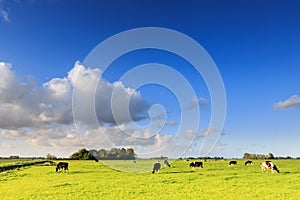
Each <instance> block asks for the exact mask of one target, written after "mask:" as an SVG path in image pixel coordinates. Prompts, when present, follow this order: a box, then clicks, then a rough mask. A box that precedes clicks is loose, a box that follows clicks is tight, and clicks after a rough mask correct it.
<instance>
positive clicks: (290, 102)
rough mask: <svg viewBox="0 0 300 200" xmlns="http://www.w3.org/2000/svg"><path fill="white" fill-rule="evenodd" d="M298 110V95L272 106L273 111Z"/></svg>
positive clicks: (299, 104)
mask: <svg viewBox="0 0 300 200" xmlns="http://www.w3.org/2000/svg"><path fill="white" fill-rule="evenodd" d="M296 108H300V97H299V96H298V95H294V96H291V97H290V98H289V99H287V100H285V101H279V102H278V103H276V104H275V105H274V109H280V110H291V109H296Z"/></svg>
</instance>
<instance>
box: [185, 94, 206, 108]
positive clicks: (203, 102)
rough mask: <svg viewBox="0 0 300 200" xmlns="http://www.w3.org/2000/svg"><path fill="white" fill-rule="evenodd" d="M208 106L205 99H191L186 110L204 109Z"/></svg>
mask: <svg viewBox="0 0 300 200" xmlns="http://www.w3.org/2000/svg"><path fill="white" fill-rule="evenodd" d="M208 104H209V100H208V99H207V98H204V97H200V98H192V99H191V101H190V104H189V106H188V107H187V109H188V110H191V109H194V108H196V107H197V106H199V107H200V108H206V106H207V105H208Z"/></svg>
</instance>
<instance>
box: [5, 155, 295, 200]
mask: <svg viewBox="0 0 300 200" xmlns="http://www.w3.org/2000/svg"><path fill="white" fill-rule="evenodd" d="M67 162H69V171H68V172H59V173H56V172H55V166H49V165H48V166H47V165H37V166H30V167H25V168H21V169H19V170H9V171H5V172H2V173H0V197H1V199H60V200H61V199H173V200H174V199H181V200H182V199H268V200H269V199H282V200H285V199H300V160H274V163H275V164H276V165H277V166H278V168H279V169H280V171H281V173H279V174H277V173H271V172H270V171H268V172H267V173H262V172H261V169H260V166H259V163H260V162H261V161H256V160H254V161H253V163H254V165H253V166H244V160H238V165H237V166H228V161H207V162H205V163H204V168H203V169H191V168H190V167H189V162H186V161H183V160H177V161H175V162H173V163H171V167H170V168H162V169H161V170H160V172H159V173H155V174H151V167H150V168H149V166H152V165H153V163H154V162H155V161H153V160H137V163H136V164H134V163H132V162H131V161H106V162H111V163H109V164H110V165H111V164H114V166H115V169H112V168H109V167H107V166H106V165H104V164H103V163H101V162H100V161H99V162H98V163H97V162H94V161H67ZM106 164H107V163H106ZM118 167H119V168H122V169H124V168H125V169H128V170H127V171H132V172H122V171H119V170H118ZM141 169H142V171H143V170H147V172H144V173H137V171H140V170H141Z"/></svg>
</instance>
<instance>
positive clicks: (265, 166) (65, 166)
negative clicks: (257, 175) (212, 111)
mask: <svg viewBox="0 0 300 200" xmlns="http://www.w3.org/2000/svg"><path fill="white" fill-rule="evenodd" d="M134 163H136V161H135V162H134ZM164 165H165V166H166V167H171V165H170V163H169V162H168V160H164ZM228 165H229V166H231V165H237V161H236V160H232V161H230V162H229V164H228ZM247 165H253V162H252V161H251V160H247V161H246V162H245V166H247ZM190 167H192V168H195V167H198V168H203V162H191V163H190ZM260 167H261V169H262V172H266V171H267V170H268V169H270V170H271V171H272V172H274V171H276V172H277V173H279V169H278V168H277V166H276V165H275V164H274V163H273V162H272V161H269V160H268V161H265V162H262V163H260ZM160 168H161V164H160V162H156V163H154V166H153V169H152V174H154V173H155V172H159V170H160ZM61 170H64V171H68V170H69V163H67V162H59V163H58V164H57V166H56V172H59V171H61Z"/></svg>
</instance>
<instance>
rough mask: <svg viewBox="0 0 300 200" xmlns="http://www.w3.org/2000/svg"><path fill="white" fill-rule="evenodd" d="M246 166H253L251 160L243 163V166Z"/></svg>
mask: <svg viewBox="0 0 300 200" xmlns="http://www.w3.org/2000/svg"><path fill="white" fill-rule="evenodd" d="M246 165H253V162H252V160H247V161H246V162H245V166H246Z"/></svg>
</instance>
